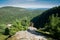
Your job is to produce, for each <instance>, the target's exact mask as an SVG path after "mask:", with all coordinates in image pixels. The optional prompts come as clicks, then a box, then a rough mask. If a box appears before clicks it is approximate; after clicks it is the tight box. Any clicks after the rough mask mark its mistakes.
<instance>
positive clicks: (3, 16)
mask: <svg viewBox="0 0 60 40" xmlns="http://www.w3.org/2000/svg"><path fill="white" fill-rule="evenodd" d="M43 11H45V10H36V9H35V10H29V9H25V8H18V7H10V6H7V7H2V8H0V23H11V22H12V21H14V20H16V19H21V18H24V17H28V18H29V20H30V19H32V18H33V17H35V16H37V15H39V14H41V13H42V12H43Z"/></svg>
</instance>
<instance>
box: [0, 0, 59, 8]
mask: <svg viewBox="0 0 60 40" xmlns="http://www.w3.org/2000/svg"><path fill="white" fill-rule="evenodd" d="M59 5H60V0H0V7H3V6H13V7H22V8H52V7H55V6H59Z"/></svg>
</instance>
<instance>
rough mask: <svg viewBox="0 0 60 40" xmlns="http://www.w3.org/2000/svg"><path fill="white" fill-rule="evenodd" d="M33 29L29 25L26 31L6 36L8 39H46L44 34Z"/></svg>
mask: <svg viewBox="0 0 60 40" xmlns="http://www.w3.org/2000/svg"><path fill="white" fill-rule="evenodd" d="M31 29H32V30H31ZM34 29H35V28H33V27H30V29H28V30H27V31H19V32H17V33H16V34H15V35H14V36H12V37H11V38H8V40H47V39H46V38H45V36H42V35H41V34H40V33H37V32H36V31H35V30H34Z"/></svg>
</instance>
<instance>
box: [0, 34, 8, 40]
mask: <svg viewBox="0 0 60 40" xmlns="http://www.w3.org/2000/svg"><path fill="white" fill-rule="evenodd" d="M7 37H8V36H6V35H3V34H1V33H0V40H6V38H7Z"/></svg>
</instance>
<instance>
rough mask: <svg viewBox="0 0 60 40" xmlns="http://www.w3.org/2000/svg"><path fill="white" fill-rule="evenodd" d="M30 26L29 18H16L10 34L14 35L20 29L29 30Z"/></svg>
mask: <svg viewBox="0 0 60 40" xmlns="http://www.w3.org/2000/svg"><path fill="white" fill-rule="evenodd" d="M28 26H29V21H28V20H27V19H21V20H16V21H15V22H13V24H12V26H11V27H10V35H13V34H15V33H16V32H18V31H22V30H23V31H24V30H27V28H28Z"/></svg>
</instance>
